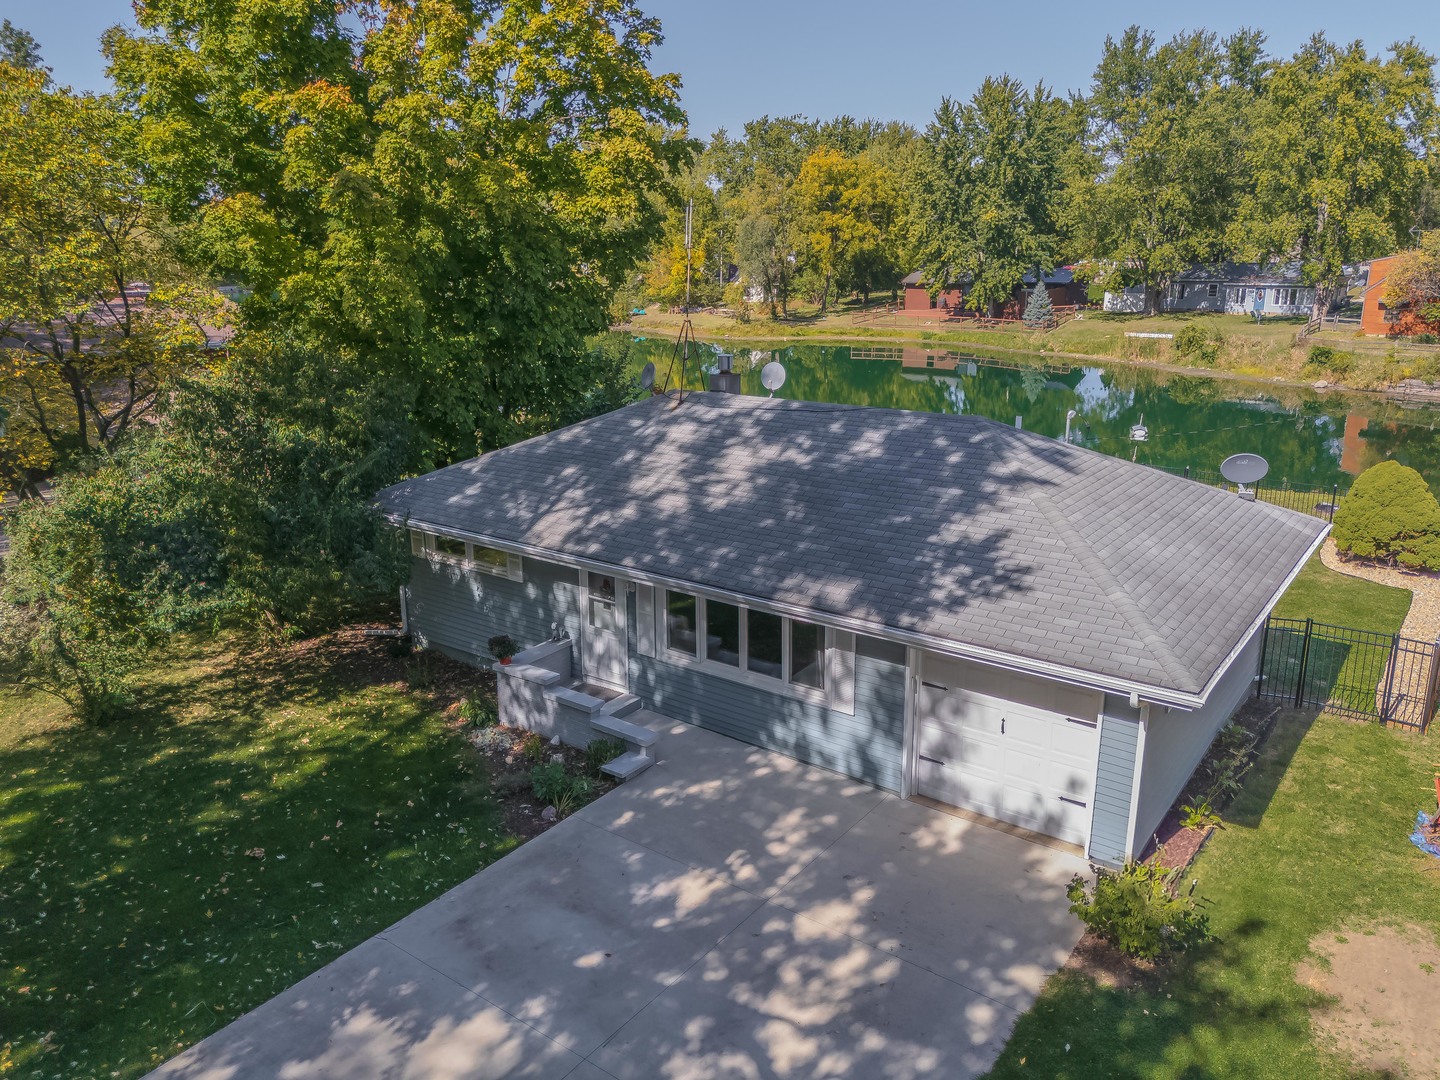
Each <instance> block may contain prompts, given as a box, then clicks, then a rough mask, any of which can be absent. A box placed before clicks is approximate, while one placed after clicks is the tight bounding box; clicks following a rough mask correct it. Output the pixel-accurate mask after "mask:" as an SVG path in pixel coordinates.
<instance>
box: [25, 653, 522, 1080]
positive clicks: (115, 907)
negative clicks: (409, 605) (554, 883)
mask: <svg viewBox="0 0 1440 1080" xmlns="http://www.w3.org/2000/svg"><path fill="white" fill-rule="evenodd" d="M139 701H140V704H141V707H142V709H143V711H142V713H141V714H140V715H137V716H136V717H135V718H134V719H133V720H131V721H129V722H127V723H124V724H121V725H117V726H115V727H112V728H107V729H100V730H95V729H86V728H82V727H79V726H77V725H76V724H74V723H72V722H70V721H68V720H65V719H64V717H63V715H62V714H61V712H60V711H59V710H58V709H56V708H55V707H54V706H53V705H52V704H51V703H50V702H49V701H48V700H47V699H44V698H38V697H17V696H15V695H13V694H6V693H0V781H3V782H0V1018H3V1022H0V1074H4V1075H10V1073H8V1072H7V1066H8V1067H9V1069H11V1070H13V1074H14V1075H16V1076H24V1077H31V1076H37V1077H38V1076H43V1077H52V1076H53V1077H74V1076H120V1077H134V1076H138V1075H140V1074H141V1073H143V1072H145V1071H146V1070H147V1069H149V1068H151V1067H153V1066H154V1065H155V1064H157V1063H158V1062H159V1061H161V1060H162V1059H164V1058H167V1057H169V1056H170V1055H171V1054H173V1053H174V1052H175V1051H176V1050H178V1049H179V1048H180V1047H182V1046H185V1045H188V1044H190V1043H192V1042H195V1041H196V1040H198V1039H200V1038H202V1037H203V1036H205V1035H206V1034H208V1033H209V1032H211V1031H214V1030H215V1029H216V1028H218V1027H220V1026H222V1025H223V1024H225V1023H226V1022H228V1021H230V1020H233V1019H234V1018H235V1017H236V1016H238V1015H239V1014H240V1013H242V1012H244V1011H245V1010H247V1009H249V1008H251V1007H253V1006H255V1005H258V1004H259V1003H260V1002H262V1001H264V1000H266V999H267V998H269V997H271V996H272V995H274V994H275V993H277V992H278V991H280V990H282V989H284V988H285V987H287V986H289V985H291V984H292V983H294V982H295V981H297V980H298V979H300V978H301V977H302V976H304V975H306V974H307V973H309V972H311V971H313V970H315V969H316V968H318V967H320V966H322V965H323V964H325V963H327V962H329V961H330V960H332V959H334V958H335V957H336V956H338V955H339V954H340V952H341V951H342V950H344V949H347V948H349V947H350V946H352V945H354V944H356V943H357V942H359V941H361V940H363V939H365V938H366V937H369V936H370V935H372V934H374V933H376V932H377V931H379V930H381V929H383V928H384V927H386V926H387V925H389V924H390V923H392V922H394V921H395V920H396V919H398V918H400V917H401V916H403V915H405V914H406V913H407V912H410V911H412V910H414V909H415V908H416V907H417V906H419V905H420V904H421V903H423V902H425V901H426V900H428V899H430V898H431V897H434V896H436V895H437V894H439V893H440V892H441V891H443V890H444V889H446V888H448V887H450V886H451V885H453V884H455V883H457V882H459V881H461V880H463V879H464V878H466V877H468V876H469V875H471V874H473V873H474V872H475V871H476V870H478V869H479V868H481V867H482V866H484V865H485V864H487V863H488V862H490V861H492V860H494V859H495V858H497V857H499V856H500V855H502V854H504V853H505V852H506V851H508V850H510V849H511V848H513V847H514V846H515V843H516V841H515V840H514V839H513V838H511V837H509V836H507V835H506V832H505V830H504V827H503V824H502V818H501V815H500V813H499V812H498V811H497V810H496V809H495V806H494V804H493V803H492V802H491V799H490V796H489V794H488V791H489V788H488V785H486V784H485V783H484V782H483V776H481V775H480V774H479V772H478V770H479V768H480V765H479V764H478V762H479V758H478V757H477V755H475V754H474V752H473V751H471V749H470V747H469V746H468V744H466V742H465V741H464V739H463V738H462V736H461V735H460V733H459V732H458V731H456V730H455V729H454V727H453V726H452V725H451V724H449V723H447V722H446V720H445V719H444V717H443V715H442V713H441V711H440V710H439V708H438V707H437V705H436V704H435V702H434V701H433V700H432V698H430V697H428V696H427V695H425V694H423V693H420V692H417V691H414V690H410V689H408V687H407V683H406V680H405V666H404V663H403V662H401V661H396V660H393V659H391V658H390V657H389V656H388V655H387V654H386V653H385V651H384V648H383V646H381V645H378V644H375V643H374V642H361V641H351V642H350V643H349V644H348V645H341V644H337V643H336V642H335V641H334V640H333V639H330V640H328V641H326V642H321V643H319V644H318V645H317V644H315V643H310V644H307V645H305V646H301V647H297V648H295V649H291V650H288V651H286V652H285V653H282V654H280V655H279V656H277V657H274V658H265V657H263V656H256V655H255V654H253V653H248V654H244V655H239V654H237V653H236V652H235V651H232V650H231V649H229V648H226V647H221V646H217V645H215V644H214V643H209V644H206V643H200V642H192V643H189V644H186V645H182V646H179V647H177V648H175V649H174V650H172V651H171V652H170V653H169V654H168V655H167V656H166V657H165V660H164V663H162V664H157V665H156V667H155V668H154V669H152V670H151V671H150V672H148V673H147V676H146V678H145V680H144V681H143V685H142V687H141V694H140V696H139ZM262 852H263V857H262V856H261V853H262Z"/></svg>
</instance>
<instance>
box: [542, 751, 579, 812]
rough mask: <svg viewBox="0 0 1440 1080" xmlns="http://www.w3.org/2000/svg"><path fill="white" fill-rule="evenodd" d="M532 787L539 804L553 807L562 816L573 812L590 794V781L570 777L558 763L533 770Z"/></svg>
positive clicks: (551, 763) (553, 762)
mask: <svg viewBox="0 0 1440 1080" xmlns="http://www.w3.org/2000/svg"><path fill="white" fill-rule="evenodd" d="M530 787H531V791H532V792H533V793H534V795H535V799H536V801H537V802H542V803H544V804H545V805H546V806H553V807H555V809H556V810H558V811H560V812H561V813H562V814H564V813H568V812H569V811H570V810H573V809H574V808H575V806H576V804H578V803H579V802H580V801H581V800H583V799H584V798H585V797H586V796H587V795H589V794H590V781H589V780H587V779H586V778H585V777H583V776H572V775H570V774H569V773H567V772H566V771H565V766H564V765H562V764H561V763H560V762H558V761H552V762H550V763H549V764H546V765H536V766H535V768H533V769H531V770H530Z"/></svg>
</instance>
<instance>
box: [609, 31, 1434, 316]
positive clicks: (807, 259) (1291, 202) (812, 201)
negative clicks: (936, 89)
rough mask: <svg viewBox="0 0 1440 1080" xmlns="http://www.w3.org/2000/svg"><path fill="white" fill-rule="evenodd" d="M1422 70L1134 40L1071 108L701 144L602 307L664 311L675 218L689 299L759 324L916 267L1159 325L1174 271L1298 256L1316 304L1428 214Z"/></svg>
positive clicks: (980, 290) (1362, 55) (844, 120)
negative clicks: (639, 256)
mask: <svg viewBox="0 0 1440 1080" xmlns="http://www.w3.org/2000/svg"><path fill="white" fill-rule="evenodd" d="M1434 67H1435V58H1434V57H1433V56H1431V55H1430V54H1429V53H1427V52H1426V51H1425V50H1424V49H1422V48H1421V47H1420V46H1419V45H1418V44H1417V43H1416V42H1415V41H1414V40H1413V39H1412V40H1410V41H1405V42H1400V43H1397V44H1395V45H1392V46H1391V47H1390V48H1389V49H1388V50H1386V51H1385V53H1384V54H1383V55H1375V54H1371V53H1370V52H1368V51H1367V50H1366V48H1365V47H1364V45H1363V44H1362V43H1360V42H1354V43H1351V44H1338V43H1336V42H1332V41H1330V40H1328V39H1327V38H1326V37H1325V36H1324V35H1323V34H1316V35H1315V36H1314V37H1312V38H1311V39H1310V40H1309V41H1308V42H1307V43H1306V44H1305V46H1304V47H1303V48H1301V49H1300V50H1299V51H1298V52H1296V53H1295V55H1293V56H1291V57H1288V58H1283V57H1276V56H1272V55H1270V54H1269V53H1267V51H1266V49H1265V37H1264V35H1263V34H1261V33H1259V32H1258V31H1254V30H1240V31H1238V32H1236V33H1234V34H1231V35H1230V36H1228V37H1223V38H1222V37H1220V36H1219V35H1217V34H1214V33H1211V32H1209V31H1204V30H1199V31H1192V32H1187V33H1182V34H1179V35H1177V36H1175V37H1174V38H1172V39H1170V40H1169V41H1166V42H1163V43H1161V42H1158V41H1157V40H1156V38H1155V36H1154V35H1153V34H1152V33H1150V32H1148V31H1145V30H1142V29H1140V28H1139V27H1131V28H1130V29H1128V30H1126V31H1125V32H1124V33H1123V34H1122V35H1120V37H1118V38H1107V39H1106V42H1105V46H1104V49H1103V50H1102V52H1101V56H1100V59H1099V63H1098V64H1097V65H1096V68H1095V72H1094V75H1093V77H1092V79H1091V83H1090V87H1089V89H1088V92H1087V93H1085V94H1084V95H1078V94H1077V95H1073V96H1071V97H1069V98H1062V97H1057V96H1056V95H1055V94H1054V93H1053V92H1052V91H1051V90H1050V89H1049V88H1047V87H1046V86H1044V85H1037V86H1035V87H1033V88H1027V87H1026V86H1024V85H1022V84H1021V83H1020V82H1018V81H1017V80H1015V79H1013V78H1011V77H1010V76H1008V75H1004V76H998V77H989V78H986V79H985V81H984V82H983V83H982V84H981V86H980V88H979V90H977V91H976V92H975V94H974V95H973V96H972V97H971V98H970V99H969V100H968V101H958V100H952V99H950V98H946V99H944V100H942V101H941V102H940V105H939V107H938V108H937V109H936V111H935V116H934V119H933V120H932V121H931V122H930V124H929V125H928V126H927V127H926V129H925V130H924V131H923V132H921V131H917V130H915V129H914V128H913V127H911V126H910V125H908V124H903V123H897V122H882V121H876V120H864V121H857V120H855V119H854V118H852V117H849V116H842V117H839V118H837V119H834V120H827V121H814V120H809V119H806V118H804V117H800V116H786V117H770V116H765V117H761V118H760V119H758V120H755V121H752V122H750V123H748V124H746V125H745V128H744V131H743V133H742V134H741V135H740V136H739V137H735V136H732V135H731V134H729V133H728V132H726V131H723V130H722V131H719V132H716V133H715V134H714V135H713V136H712V137H711V138H710V139H709V140H708V142H706V143H705V144H703V146H697V156H696V158H695V161H694V163H693V166H692V167H691V168H690V169H688V170H687V171H685V172H684V173H683V174H682V175H680V176H679V178H678V181H679V182H678V184H677V188H678V190H677V195H676V198H675V199H674V201H673V202H672V203H671V205H670V208H669V213H668V216H667V221H666V227H665V235H664V237H663V239H662V240H661V241H660V242H659V243H658V244H657V245H656V247H655V248H654V249H653V251H652V256H651V259H650V262H649V265H648V267H647V268H646V271H645V273H644V274H643V275H642V276H641V277H640V278H638V279H637V280H636V281H635V282H634V283H633V284H632V287H631V289H630V290H629V291H628V292H626V293H625V294H624V295H622V297H621V298H620V302H621V303H622V304H627V303H631V302H640V301H643V300H646V299H649V300H654V301H659V302H662V303H672V304H673V303H679V302H681V301H682V298H683V296H684V291H685V251H684V210H683V207H684V203H685V201H686V200H693V202H694V222H693V230H694V231H693V237H694V263H695V266H696V272H695V275H694V281H693V284H692V298H693V302H694V303H696V304H714V303H719V302H725V303H728V304H731V305H732V306H738V305H739V304H740V303H742V302H743V297H744V294H745V292H746V290H750V295H751V296H752V297H753V296H756V295H760V294H762V293H763V295H764V297H765V298H766V302H767V303H768V305H769V307H770V310H771V311H772V312H773V313H785V312H786V311H787V310H788V308H789V306H790V305H791V304H792V303H793V302H795V301H796V300H797V299H803V300H804V301H806V302H809V303H818V304H819V305H820V307H821V308H822V309H824V308H826V307H827V306H829V305H830V304H832V303H833V302H834V301H835V299H836V297H838V296H841V295H845V294H860V295H861V296H863V297H865V298H868V297H869V295H870V294H871V293H874V292H881V293H885V292H891V291H893V290H895V289H896V287H897V283H898V281H899V279H900V278H901V277H902V276H903V275H905V274H907V273H910V272H912V271H916V270H919V271H921V272H922V274H923V275H924V277H925V279H926V281H927V282H928V283H931V284H932V285H933V286H934V287H937V288H938V287H939V286H940V285H941V284H943V283H944V282H945V281H946V280H956V279H958V278H962V277H963V278H964V279H966V280H968V281H969V282H970V283H971V284H970V288H969V290H968V293H967V303H969V304H971V305H972V306H974V307H976V308H982V309H983V308H986V307H992V308H993V307H994V306H995V305H998V304H1000V303H1003V302H1004V301H1005V300H1006V299H1007V298H1009V297H1010V295H1011V293H1012V290H1013V289H1014V287H1015V285H1016V284H1017V282H1018V281H1019V280H1020V278H1021V276H1022V275H1023V274H1024V273H1026V272H1027V271H1030V270H1033V269H1035V268H1036V267H1039V268H1041V269H1047V270H1048V269H1051V268H1053V267H1054V266H1057V265H1077V266H1078V267H1079V269H1080V271H1081V273H1082V276H1083V277H1084V278H1085V279H1086V280H1088V281H1090V282H1091V283H1092V284H1094V285H1095V286H1097V287H1099V286H1104V287H1107V288H1118V287H1144V289H1145V290H1146V296H1147V308H1148V309H1149V310H1156V309H1158V305H1159V300H1160V296H1161V294H1162V293H1163V292H1164V290H1165V289H1166V288H1167V287H1168V286H1169V284H1170V282H1171V281H1172V279H1173V278H1174V276H1175V275H1176V274H1177V273H1178V272H1180V271H1181V270H1183V269H1185V268H1186V267H1188V266H1190V265H1192V264H1193V263H1195V262H1209V261H1218V260H1223V259H1235V260H1241V261H1262V262H1266V261H1272V260H1277V261H1298V262H1299V263H1300V264H1301V265H1302V268H1303V273H1304V275H1305V280H1306V281H1307V282H1308V283H1311V284H1314V285H1316V286H1318V289H1317V299H1316V303H1317V305H1324V304H1325V303H1327V302H1328V300H1329V299H1330V298H1331V297H1332V296H1333V295H1334V290H1336V289H1337V288H1339V287H1340V283H1341V281H1342V276H1343V275H1342V266H1343V265H1344V264H1347V263H1351V262H1354V261H1357V260H1361V259H1365V258H1370V257H1374V256H1378V255H1383V254H1389V253H1391V252H1393V251H1395V250H1396V249H1397V248H1399V247H1402V246H1405V245H1407V244H1408V243H1410V242H1411V236H1412V230H1415V229H1424V228H1427V227H1430V226H1432V225H1434V224H1436V223H1437V219H1440V212H1437V209H1436V190H1437V176H1436V169H1435V157H1434V149H1435V146H1436V138H1437V113H1436V103H1435V78H1434ZM727 286H728V288H729V292H728V293H727V292H726V288H727Z"/></svg>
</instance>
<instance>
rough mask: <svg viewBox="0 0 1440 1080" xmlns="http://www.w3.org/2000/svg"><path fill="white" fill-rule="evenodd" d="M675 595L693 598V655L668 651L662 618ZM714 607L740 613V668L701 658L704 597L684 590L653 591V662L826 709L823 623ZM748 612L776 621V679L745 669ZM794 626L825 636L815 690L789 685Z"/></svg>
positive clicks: (827, 680)
mask: <svg viewBox="0 0 1440 1080" xmlns="http://www.w3.org/2000/svg"><path fill="white" fill-rule="evenodd" d="M671 593H676V594H677V595H680V596H693V597H694V598H695V652H696V654H697V655H695V656H690V655H689V654H688V653H683V652H679V651H677V650H675V649H672V648H670V627H669V626H668V625H667V622H666V618H667V615H668V613H669V610H670V604H669V594H671ZM713 599H714V601H715V603H717V604H726V605H728V606H730V607H734V608H739V609H740V665H739V666H738V667H731V666H730V665H729V664H725V663H722V662H720V661H719V660H710V659H708V658H707V657H706V656H705V648H706V645H707V644H708V642H707V640H706V639H707V637H708V635H707V634H706V632H705V631H706V621H705V620H706V614H705V608H706V603H707V597H706V596H705V594H704V593H700V592H689V591H687V590H685V589H656V598H655V621H656V625H655V641H656V643H657V645H658V648H657V649H656V652H657V654H658V655H657V657H656V658H657V659H659V660H664V661H666V662H668V663H671V664H675V665H677V666H679V667H692V668H698V669H700V670H701V671H703V672H704V673H705V674H707V675H716V676H719V677H720V678H722V679H729V680H730V681H731V682H738V683H743V684H744V685H746V686H752V687H754V688H756V689H758V690H764V691H766V692H767V693H771V694H782V695H785V696H787V697H794V698H800V699H802V700H805V701H813V702H815V703H816V704H818V705H824V706H826V707H829V687H830V672H829V649H828V645H829V641H830V638H829V630H828V628H827V627H826V626H825V625H824V624H823V623H817V622H810V621H809V620H806V619H792V618H791V617H790V616H788V615H782V614H781V613H780V612H778V611H771V610H769V609H768V608H763V607H755V606H751V605H746V604H737V603H735V602H734V601H732V600H726V599H722V598H720V597H714V598H713ZM750 611H760V612H764V613H765V614H766V615H774V616H776V617H778V618H779V619H780V626H781V629H780V677H779V678H776V677H774V676H772V675H762V674H760V673H759V672H758V671H751V670H750V669H749V668H747V667H745V662H746V661H747V660H748V659H749V655H750V653H749V646H750V620H749V619H748V618H746V613H747V612H750ZM795 622H801V623H805V624H806V625H807V626H818V627H819V628H820V629H821V631H822V632H824V634H825V636H824V638H823V639H822V642H821V648H820V678H821V684H820V686H819V687H818V688H816V687H813V686H801V685H799V684H797V683H793V682H791V681H790V675H791V671H790V651H791V645H790V625H791V624H792V623H795Z"/></svg>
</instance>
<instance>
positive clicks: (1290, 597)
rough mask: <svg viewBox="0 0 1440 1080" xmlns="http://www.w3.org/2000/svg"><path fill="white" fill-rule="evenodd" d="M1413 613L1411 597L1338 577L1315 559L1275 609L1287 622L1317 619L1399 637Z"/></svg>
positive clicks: (1339, 574)
mask: <svg viewBox="0 0 1440 1080" xmlns="http://www.w3.org/2000/svg"><path fill="white" fill-rule="evenodd" d="M1409 610H1410V593H1409V592H1408V591H1407V590H1405V589H1394V588H1391V587H1390V586H1389V585H1378V584H1376V583H1375V582H1373V581H1364V580H1362V579H1361V578H1356V577H1350V576H1349V575H1348V574H1341V573H1337V572H1336V571H1334V570H1331V569H1330V568H1329V567H1328V566H1326V565H1325V564H1324V563H1322V562H1321V561H1320V556H1319V555H1315V556H1314V557H1313V558H1312V559H1311V560H1310V561H1309V562H1308V563H1306V564H1305V568H1304V569H1303V570H1301V571H1300V576H1299V577H1297V578H1296V579H1295V581H1294V583H1293V584H1292V585H1291V586H1290V588H1289V589H1288V590H1287V591H1286V593H1285V595H1284V596H1282V597H1281V598H1280V603H1279V604H1277V605H1276V606H1275V614H1276V615H1277V616H1279V617H1280V618H1284V619H1314V620H1315V621H1316V622H1318V623H1329V624H1330V625H1331V626H1350V627H1354V628H1355V629H1357V630H1373V631H1374V632H1375V633H1377V634H1395V633H1399V631H1400V625H1401V624H1402V623H1403V622H1404V621H1405V615H1406V613H1407V612H1408V611H1409Z"/></svg>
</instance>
